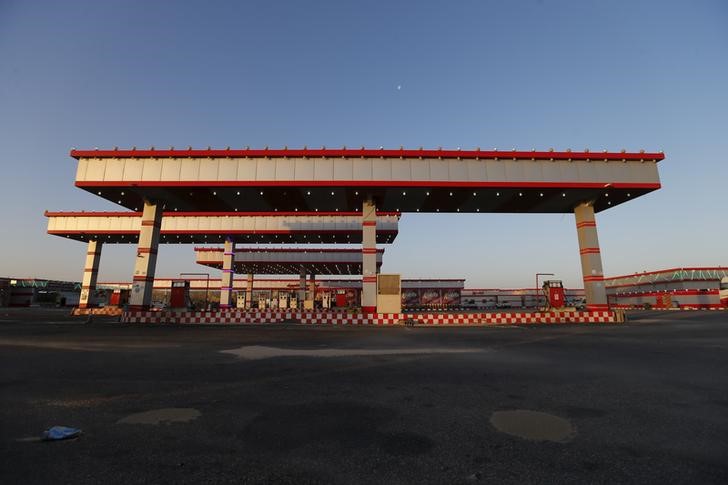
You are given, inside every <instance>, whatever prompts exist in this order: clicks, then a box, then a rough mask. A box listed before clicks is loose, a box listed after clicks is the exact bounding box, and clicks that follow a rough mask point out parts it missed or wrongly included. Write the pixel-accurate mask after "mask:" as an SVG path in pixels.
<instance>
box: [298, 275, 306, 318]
mask: <svg viewBox="0 0 728 485" xmlns="http://www.w3.org/2000/svg"><path fill="white" fill-rule="evenodd" d="M305 300H306V268H305V267H304V266H303V265H301V280H300V282H299V284H298V302H299V303H298V305H299V308H303V302H304V301H305Z"/></svg>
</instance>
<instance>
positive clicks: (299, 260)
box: [195, 248, 384, 275]
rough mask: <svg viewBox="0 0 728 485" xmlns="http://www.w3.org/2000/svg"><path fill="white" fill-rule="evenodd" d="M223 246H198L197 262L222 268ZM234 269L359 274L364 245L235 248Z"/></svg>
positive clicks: (380, 251)
mask: <svg viewBox="0 0 728 485" xmlns="http://www.w3.org/2000/svg"><path fill="white" fill-rule="evenodd" d="M223 253H224V249H223V248H195V256H196V260H197V263H198V264H202V265H204V266H210V267H212V268H217V269H222V266H223ZM383 254H384V249H378V250H377V253H376V259H377V270H379V268H380V267H381V266H382V255H383ZM233 270H234V271H235V273H240V274H268V275H272V274H276V275H283V274H286V275H293V274H300V273H301V271H302V270H303V271H304V273H305V274H312V273H313V274H317V275H360V274H361V272H362V251H361V249H287V248H286V249H278V248H275V249H256V248H238V249H235V256H234V260H233Z"/></svg>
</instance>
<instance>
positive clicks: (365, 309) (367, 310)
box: [361, 306, 377, 313]
mask: <svg viewBox="0 0 728 485" xmlns="http://www.w3.org/2000/svg"><path fill="white" fill-rule="evenodd" d="M361 312H362V313H377V307H375V306H363V307H361Z"/></svg>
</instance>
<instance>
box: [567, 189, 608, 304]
mask: <svg viewBox="0 0 728 485" xmlns="http://www.w3.org/2000/svg"><path fill="white" fill-rule="evenodd" d="M574 215H575V216H576V232H577V235H578V237H579V254H580V255H581V273H582V276H583V277H584V293H585V295H586V309H587V310H588V311H604V310H608V309H609V305H608V302H607V290H606V288H605V287H604V272H603V270H602V254H601V252H600V250H599V238H598V237H597V223H596V220H595V219H594V206H593V205H592V203H590V202H589V203H583V204H579V205H578V206H576V208H575V209H574Z"/></svg>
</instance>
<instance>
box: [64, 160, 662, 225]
mask: <svg viewBox="0 0 728 485" xmlns="http://www.w3.org/2000/svg"><path fill="white" fill-rule="evenodd" d="M71 156H72V157H74V158H76V159H78V170H77V173H76V186H77V187H80V188H82V189H84V190H87V191H89V192H91V193H93V194H96V195H98V196H100V197H103V198H105V199H107V200H110V201H112V202H114V203H116V204H119V205H121V206H123V207H126V208H129V209H131V210H135V211H137V210H141V208H142V207H143V205H144V200H150V201H155V202H160V203H162V204H163V206H164V208H165V210H166V211H168V212H174V211H218V212H235V211H236V210H239V211H248V212H275V211H279V212H317V211H320V212H360V211H361V210H362V204H363V202H364V201H365V200H367V199H371V200H372V201H373V202H374V204H375V206H376V208H377V211H385V212H522V213H524V212H525V213H573V211H574V207H576V206H577V205H579V204H580V203H583V202H589V203H590V204H592V205H593V207H594V210H595V211H596V212H598V211H601V210H604V209H607V208H609V207H613V206H615V205H618V204H621V203H623V202H627V201H629V200H631V199H634V198H635V197H639V196H641V195H643V194H646V193H648V192H651V191H653V190H656V189H658V188H659V187H660V180H659V176H658V172H657V162H658V161H660V160H662V159H663V158H664V155H663V154H662V153H645V152H639V153H627V152H589V151H582V152H571V151H563V152H556V151H538V152H537V151H499V150H490V151H485V150H483V151H481V150H467V151H466V150H441V149H438V150H424V149H419V150H405V149H399V150H384V149H364V148H362V149H346V148H343V149H325V148H323V149H306V148H304V149H295V150H293V149H290V150H289V149H278V150H273V149H262V150H253V149H243V150H232V149H225V150H212V149H208V150H192V149H188V150H173V149H172V150H155V149H150V150H136V149H133V150H119V149H114V150H73V151H71ZM165 215H166V214H165Z"/></svg>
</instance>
